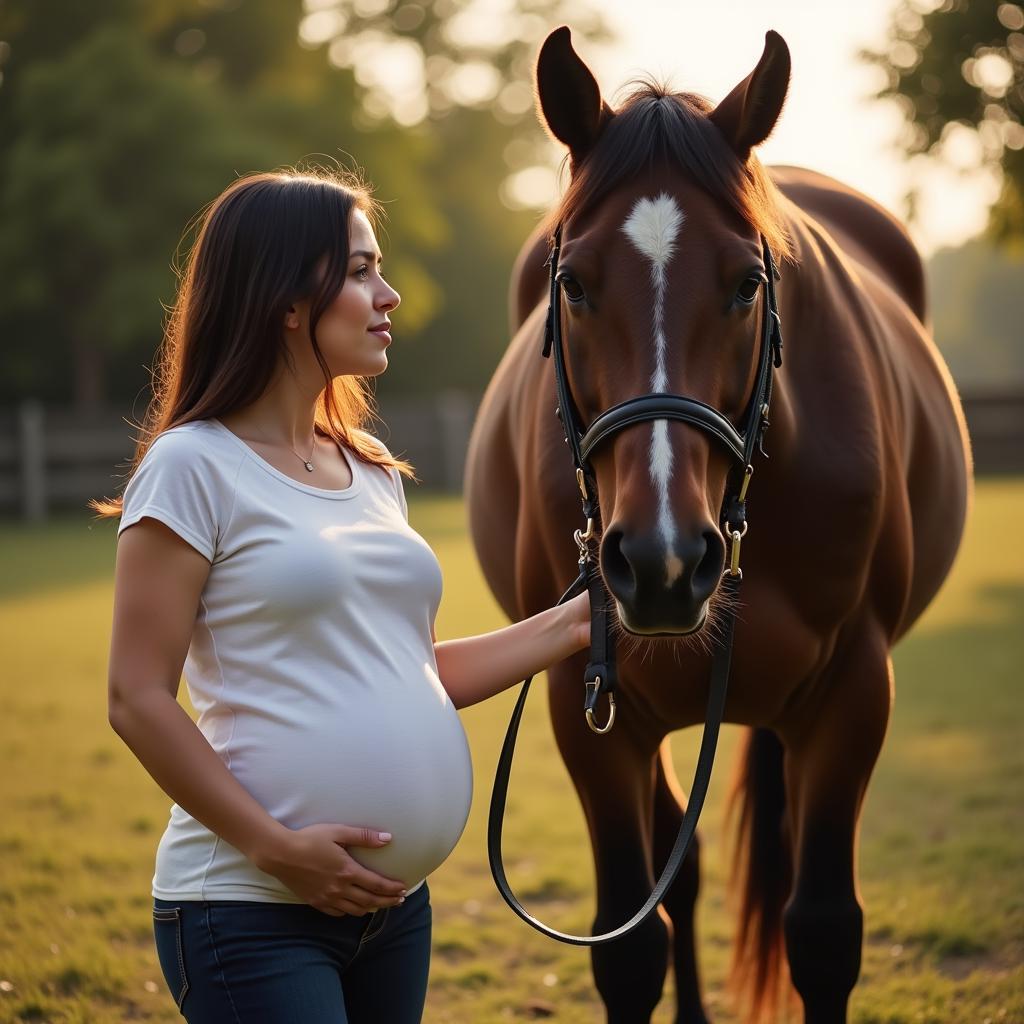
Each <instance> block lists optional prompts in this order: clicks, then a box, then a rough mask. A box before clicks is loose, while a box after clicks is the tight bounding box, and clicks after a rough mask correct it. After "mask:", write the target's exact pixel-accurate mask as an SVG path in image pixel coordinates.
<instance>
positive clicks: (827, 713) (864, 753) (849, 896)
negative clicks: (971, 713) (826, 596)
mask: <svg viewBox="0 0 1024 1024" xmlns="http://www.w3.org/2000/svg"><path fill="white" fill-rule="evenodd" d="M891 684H892V677H891V662H890V660H889V650H888V644H887V642H886V639H885V637H884V636H883V635H882V632H881V630H880V629H878V628H876V627H871V628H867V629H862V630H859V631H858V632H857V633H856V635H849V636H847V638H846V641H845V643H843V644H842V645H841V647H840V648H838V649H837V652H836V655H835V657H834V658H833V659H832V662H831V664H830V665H829V667H828V668H826V670H825V672H824V673H823V674H822V677H821V678H820V679H819V680H818V682H817V683H816V684H815V686H816V692H815V693H814V694H813V695H812V696H811V698H810V700H811V701H812V702H813V710H812V712H811V713H810V714H808V715H807V716H806V717H805V718H803V720H802V721H801V722H800V723H799V724H797V723H793V722H788V723H786V724H785V725H784V726H783V728H782V729H780V733H781V735H782V739H783V743H784V745H785V747H786V757H785V777H786V796H787V804H788V806H789V814H790V820H789V825H790V829H791V834H792V836H793V840H794V841H793V851H794V882H793V891H792V895H791V896H790V899H789V902H788V903H787V905H786V908H785V911H784V914H783V929H784V933H785V939H786V954H787V957H788V960H789V970H790V976H791V978H792V980H793V985H794V986H795V988H796V990H797V992H798V993H799V994H800V998H801V999H802V1001H803V1004H804V1021H805V1024H845V1021H846V1011H847V1002H848V1000H849V996H850V992H851V991H852V989H853V987H854V985H855V984H856V982H857V978H858V975H859V974H860V959H861V945H862V939H863V919H864V915H863V911H862V909H861V905H860V902H859V900H858V898H857V884H856V864H855V861H854V858H855V851H856V847H857V824H858V819H859V816H860V809H861V804H862V802H863V799H864V793H865V790H866V788H867V784H868V779H869V777H870V775H871V771H872V769H873V768H874V765H875V760H876V759H877V757H878V752H879V750H880V749H881V746H882V740H883V738H884V736H885V730H886V726H887V724H888V721H889V711H890V708H891V703H892V685H891Z"/></svg>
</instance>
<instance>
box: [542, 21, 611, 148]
mask: <svg viewBox="0 0 1024 1024" xmlns="http://www.w3.org/2000/svg"><path fill="white" fill-rule="evenodd" d="M537 99H538V101H539V105H540V111H541V114H542V116H543V119H544V121H545V123H546V124H547V126H548V129H549V131H550V132H551V134H552V135H554V137H555V138H556V139H558V141H559V142H563V143H565V145H566V146H568V147H569V153H570V155H571V157H572V164H573V166H574V167H575V166H576V165H577V164H578V163H579V162H580V161H581V160H582V159H583V157H585V156H586V155H587V153H588V152H589V151H590V147H591V146H593V144H594V142H595V141H596V139H597V137H598V135H600V133H601V129H602V128H603V127H604V124H605V121H607V119H608V118H610V117H612V116H614V115H613V113H612V109H611V107H609V106H608V104H607V103H605V102H604V100H602V99H601V88H600V86H599V85H598V84H597V80H596V79H595V78H594V76H593V74H591V71H590V68H588V67H587V65H586V64H584V63H583V61H582V60H581V59H580V57H579V54H577V53H576V51H575V50H574V49H573V48H572V41H571V38H570V32H569V26H568V25H562V27H561V28H556V29H555V30H554V32H552V33H551V35H549V36H548V37H547V39H545V40H544V45H543V46H541V48H540V54H539V56H538V57H537Z"/></svg>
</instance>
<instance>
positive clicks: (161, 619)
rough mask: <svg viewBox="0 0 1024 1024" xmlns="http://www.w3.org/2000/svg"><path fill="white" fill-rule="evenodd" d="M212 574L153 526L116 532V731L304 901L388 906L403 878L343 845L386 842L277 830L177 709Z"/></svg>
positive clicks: (175, 791) (333, 829)
mask: <svg viewBox="0 0 1024 1024" xmlns="http://www.w3.org/2000/svg"><path fill="white" fill-rule="evenodd" d="M209 569H210V565H209V563H208V562H207V561H206V559H205V558H204V557H203V556H202V555H201V554H199V552H198V551H195V550H194V549H193V548H191V547H190V546H189V545H188V544H186V543H185V541H183V540H182V539H181V538H180V537H178V536H177V534H175V533H174V532H172V531H171V530H170V529H169V528H168V527H166V526H164V525H163V524H162V523H160V522H157V521H156V520H155V519H149V518H145V519H142V520H140V521H139V522H138V523H137V524H135V525H134V526H131V527H129V528H128V529H126V530H125V531H124V533H123V534H122V535H121V538H120V540H119V541H118V545H117V561H116V568H115V575H114V621H113V632H112V635H111V645H110V668H109V712H108V714H109V719H110V724H111V726H112V728H113V729H114V731H115V732H116V733H117V734H118V735H119V736H120V737H121V739H122V740H124V742H125V743H126V744H127V745H128V747H129V748H130V749H131V751H132V753H134V754H135V756H136V757H137V758H138V759H139V761H141V762H142V765H143V766H144V767H145V769H146V770H147V771H148V772H149V774H150V775H151V776H152V777H153V779H154V780H155V781H156V782H157V784H158V785H159V786H160V788H161V789H162V790H163V791H164V792H165V793H166V794H167V795H168V796H169V797H170V798H171V799H172V800H174V801H175V802H176V803H177V804H179V805H180V806H181V807H183V808H184V809H185V810H186V811H188V813H189V814H191V815H192V816H193V817H194V818H195V819H196V820H197V821H200V822H202V824H204V825H205V826H206V827H207V828H208V829H210V830H211V831H212V832H214V833H216V834H217V835H219V836H221V837H222V838H223V839H224V840H225V841H226V842H228V843H230V844H231V845H232V846H234V847H235V848H236V849H238V850H240V851H241V852H242V853H243V854H244V855H245V856H246V857H248V858H249V859H250V860H251V861H253V863H255V864H256V865H257V867H259V868H260V869H261V870H263V871H266V872H267V873H269V874H272V875H274V876H275V877H277V878H279V879H280V880H281V881H282V882H283V883H284V884H285V885H286V886H287V887H288V888H289V889H291V890H292V891H293V892H294V893H296V895H298V896H299V897H300V898H301V899H303V900H304V901H305V902H307V903H309V904H311V905H312V906H315V907H317V909H319V910H322V911H324V912H325V913H328V914H333V915H338V914H341V913H348V914H364V913H367V912H368V911H370V910H375V909H377V908H378V907H382V906H394V905H395V904H397V903H399V902H401V895H400V894H401V892H402V891H403V890H404V888H405V887H404V885H403V883H402V882H399V881H395V880H393V879H386V878H384V877H383V876H381V875H378V874H376V872H373V871H369V870H368V869H366V868H363V867H362V866H361V865H359V864H357V863H356V862H355V860H353V859H352V857H351V856H350V855H349V854H348V853H347V851H346V850H345V848H344V846H346V845H347V846H351V845H358V846H367V847H381V846H385V845H386V844H387V841H388V840H387V839H381V838H380V836H379V835H378V833H377V832H375V831H371V830H369V829H362V828H350V827H348V826H347V825H341V824H338V823H333V822H328V823H323V824H317V825H311V826H309V827H308V828H305V829H297V830H292V829H289V828H287V827H286V826H284V825H282V824H281V823H279V822H278V821H276V820H275V819H274V818H273V817H271V815H269V814H268V813H267V812H266V810H265V809H264V808H263V807H262V805H261V804H259V803H258V802H257V801H256V799H255V798H254V797H253V796H252V795H251V794H250V793H249V792H248V791H247V790H246V789H245V788H244V787H243V786H242V784H241V783H240V782H239V781H238V780H237V779H236V778H235V776H234V775H232V774H231V772H230V771H229V770H228V768H227V766H226V765H225V764H224V762H223V761H222V760H221V759H220V757H219V756H218V755H217V753H216V751H215V750H214V749H213V748H212V747H211V746H210V744H209V743H208V742H207V740H206V737H205V736H203V734H202V733H201V732H200V731H199V729H198V727H197V726H196V724H195V723H194V722H193V721H192V719H191V718H189V716H188V715H187V714H186V712H185V710H184V708H182V707H181V705H180V704H178V702H177V699H176V695H177V690H178V680H179V679H180V677H181V669H182V665H183V664H184V660H185V655H186V653H187V651H188V645H189V640H190V638H191V635H192V627H193V624H194V622H195V617H196V609H197V608H198V605H199V596H200V594H201V592H202V589H203V586H204V584H205V581H206V579H207V576H208V574H209ZM388 839H390V837H388ZM342 844H344V845H342Z"/></svg>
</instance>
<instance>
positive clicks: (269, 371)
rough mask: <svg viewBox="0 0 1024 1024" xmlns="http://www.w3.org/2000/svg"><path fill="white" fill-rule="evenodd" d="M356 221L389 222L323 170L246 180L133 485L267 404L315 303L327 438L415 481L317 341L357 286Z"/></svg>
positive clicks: (157, 392)
mask: <svg viewBox="0 0 1024 1024" xmlns="http://www.w3.org/2000/svg"><path fill="white" fill-rule="evenodd" d="M354 209H360V210H362V211H363V212H365V213H366V215H367V216H368V217H369V218H370V220H371V222H374V221H376V220H378V219H379V217H380V207H379V205H378V204H377V203H376V201H375V200H374V199H373V198H372V196H371V194H370V189H369V186H367V185H366V184H365V182H364V181H363V180H362V179H360V178H358V177H357V176H356V175H355V174H353V173H346V172H341V171H330V172H328V171H324V170H320V169H317V170H314V171H304V172H301V173H299V172H296V171H275V172H272V173H266V174H253V175H249V176H247V177H244V178H239V179H238V180H237V181H235V182H234V183H233V184H231V185H230V186H229V187H228V188H227V189H225V191H224V192H223V193H222V194H221V195H220V196H218V197H217V199H215V200H214V201H213V202H212V203H211V204H210V205H209V206H208V207H207V208H206V209H205V210H204V211H203V212H202V213H201V214H200V215H199V217H198V221H199V229H198V235H197V238H196V241H195V244H194V246H193V247H192V250H191V252H190V253H189V255H188V258H187V260H186V263H185V267H184V270H183V272H182V273H181V275H180V278H181V284H180V287H179V289H178V295H177V299H176V301H175V303H174V306H173V308H172V310H171V312H170V316H169V318H168V321H167V327H166V330H165V332H164V338H163V341H162V343H161V345H160V348H159V350H158V352H157V355H156V366H155V369H154V370H153V399H152V401H151V402H150V404H149V407H148V409H147V410H146V415H145V418H144V421H143V423H142V424H141V425H139V426H138V429H139V430H140V436H139V437H138V438H137V441H136V450H135V456H134V459H133V461H132V464H131V468H130V470H129V472H128V474H127V476H128V478H129V479H130V477H131V475H132V474H133V473H134V472H135V470H136V469H137V468H138V465H139V463H140V462H141V461H142V458H143V456H144V455H145V454H146V451H147V450H148V448H149V446H150V445H151V444H152V443H153V441H154V439H155V438H156V437H157V436H159V435H160V434H161V433H162V432H163V431H165V430H169V429H170V428H171V427H176V426H180V425H181V424H183V423H189V422H191V421H192V420H203V419H209V418H211V417H221V416H225V415H227V414H229V413H231V412H232V411H234V410H235V409H240V408H243V407H245V406H247V405H249V404H250V403H252V402H254V401H255V400H256V399H257V398H259V397H260V395H262V394H263V392H264V391H265V390H266V388H267V386H268V385H269V383H270V381H271V378H272V376H273V374H274V371H275V369H276V368H277V365H278V360H279V359H282V358H284V359H286V358H287V355H288V353H287V349H286V347H285V343H284V339H283V334H282V324H283V322H284V316H285V313H286V312H287V310H288V307H289V306H291V305H292V303H294V302H296V301H297V300H300V299H304V298H309V299H310V300H311V301H310V322H309V335H310V341H311V342H312V345H313V351H314V353H315V355H316V358H317V362H318V363H319V364H320V368H321V369H322V370H323V374H324V390H323V391H322V392H321V394H320V396H319V397H318V398H317V402H316V411H315V424H316V426H317V427H318V428H319V429H320V430H321V431H322V432H323V433H324V434H326V435H328V436H329V437H331V438H333V439H334V440H335V441H337V442H338V443H340V444H343V445H345V446H346V447H347V448H348V449H349V450H351V451H352V452H354V453H355V454H356V456H358V457H359V458H360V459H362V460H363V461H364V462H367V463H371V464H374V465H378V466H382V467H385V468H386V467H390V466H394V467H395V468H397V469H398V470H399V471H400V472H402V473H405V474H406V475H412V469H411V467H410V466H409V464H408V463H407V462H404V461H402V460H401V459H395V458H393V457H391V456H388V455H387V454H385V453H384V452H383V451H382V450H381V449H380V447H378V446H377V445H376V444H375V443H374V442H373V440H372V439H370V438H368V437H367V436H366V434H364V433H363V432H362V431H363V429H364V426H365V424H366V423H367V422H369V421H370V420H371V419H372V418H373V404H372V398H371V394H370V390H369V385H368V382H367V380H366V379H365V378H362V377H355V376H347V375H346V376H340V377H334V378H333V379H332V377H331V373H330V369H329V368H328V366H327V362H326V361H325V359H324V356H323V353H322V352H321V350H320V347H319V345H318V344H317V340H316V325H317V323H318V322H319V320H320V318H321V316H322V315H323V313H324V311H325V310H326V309H327V307H328V306H329V305H330V304H331V302H333V301H334V299H335V297H336V296H337V294H338V292H339V291H340V289H341V288H342V286H343V285H344V283H345V278H346V273H347V267H348V255H349V237H348V233H349V220H350V215H351V213H352V211H353V210H354ZM324 259H325V262H326V268H325V269H324V271H323V272H322V273H318V272H317V265H318V263H320V261H321V260H324ZM126 483H127V481H126ZM88 504H89V508H91V509H92V510H94V511H95V512H96V513H97V514H98V516H99V517H108V516H119V515H121V509H122V498H121V497H116V498H104V499H94V500H92V501H90V502H89V503H88Z"/></svg>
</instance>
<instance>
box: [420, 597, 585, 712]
mask: <svg viewBox="0 0 1024 1024" xmlns="http://www.w3.org/2000/svg"><path fill="white" fill-rule="evenodd" d="M589 643H590V600H589V598H588V596H587V594H586V593H583V594H580V595H579V596H578V597H574V598H573V599H572V600H571V601H566V603H565V604H563V605H558V606H557V607H555V608H548V609H547V610H546V611H543V612H540V613H538V614H537V615H533V616H531V617H530V618H528V619H523V620H522V622H514V623H513V624H512V625H511V626H506V627H505V628H504V629H496V630H495V631H494V632H493V633H484V634H482V635H480V636H467V637H463V638H462V639H460V640H445V641H444V642H443V643H437V642H436V637H435V643H434V653H435V655H436V656H437V671H438V675H439V676H440V677H441V684H442V685H443V686H444V688H445V690H446V691H447V692H448V696H449V697H451V699H452V703H453V704H454V705H455V706H456V707H457V708H464V707H468V706H469V705H470V704H477V703H478V702H480V701H482V700H486V699H487V698H488V697H493V696H494V695H495V694H496V693H500V692H501V691H502V690H506V689H508V687H510V686H513V685H514V684H515V683H518V682H521V681H522V680H523V679H525V678H526V677H527V676H530V675H533V674H534V673H535V672H542V671H543V670H544V669H546V668H550V667H551V666H552V665H555V664H557V663H558V662H560V661H562V660H563V659H565V658H568V657H569V655H570V654H575V653H576V651H578V650H581V649H582V648H584V647H586V646H587V644H589Z"/></svg>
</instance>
